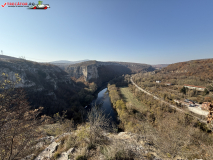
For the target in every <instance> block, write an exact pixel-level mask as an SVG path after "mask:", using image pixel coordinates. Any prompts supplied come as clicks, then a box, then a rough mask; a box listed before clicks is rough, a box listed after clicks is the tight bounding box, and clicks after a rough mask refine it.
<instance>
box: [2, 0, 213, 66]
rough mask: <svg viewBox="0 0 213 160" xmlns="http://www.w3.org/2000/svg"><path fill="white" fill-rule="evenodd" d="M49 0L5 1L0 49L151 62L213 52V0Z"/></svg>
mask: <svg viewBox="0 0 213 160" xmlns="http://www.w3.org/2000/svg"><path fill="white" fill-rule="evenodd" d="M0 2H1V5H2V4H4V3H5V2H20V1H2V0H1V1H0ZM25 2H35V3H36V4H37V1H28V0H27V1H25ZM43 3H44V4H49V5H50V7H51V8H50V9H47V10H28V9H26V8H18V7H15V8H10V7H7V6H5V7H4V8H2V7H0V15H1V21H0V50H3V52H4V54H5V55H9V56H15V57H20V56H25V57H26V59H28V60H33V61H38V62H49V61H55V60H70V61H76V60H82V59H90V60H99V61H126V62H137V63H147V64H163V63H175V62H181V61H187V60H192V59H204V58H213V1H212V0H66V1H65V0H60V1H56V0H51V1H50V0H46V1H45V0H44V1H43Z"/></svg>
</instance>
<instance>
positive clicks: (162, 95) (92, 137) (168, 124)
mask: <svg viewBox="0 0 213 160" xmlns="http://www.w3.org/2000/svg"><path fill="white" fill-rule="evenodd" d="M66 63H67V62H66ZM191 64H192V65H191ZM162 66H164V65H162ZM191 66H193V67H194V68H198V69H196V72H194V69H192V68H191ZM206 66H207V67H206ZM157 67H161V65H158V66H157ZM212 67H213V66H212V60H211V59H208V60H196V61H189V62H184V63H177V64H171V65H168V66H166V67H165V68H162V69H155V68H154V67H153V66H151V65H147V64H138V63H128V62H100V61H84V62H80V63H75V64H66V65H61V64H49V63H37V62H33V61H27V60H24V59H15V58H9V59H7V57H4V59H1V60H0V74H1V75H2V76H1V79H0V80H1V84H2V89H1V104H5V105H4V107H6V108H7V107H8V108H7V109H8V111H7V109H6V110H4V109H3V110H0V111H1V113H2V115H3V117H5V121H2V122H1V125H2V126H3V128H2V131H4V132H5V133H8V134H9V133H10V134H12V135H13V136H15V137H17V138H15V139H14V140H15V141H17V142H18V141H19V142H20V143H17V144H16V145H17V146H16V147H17V151H14V153H13V154H12V155H11V156H15V154H17V153H18V151H19V149H20V148H21V146H20V145H24V144H25V141H20V139H18V137H20V136H22V135H23V133H22V132H21V130H20V131H19V132H14V133H13V132H11V129H13V128H15V126H14V127H13V128H10V129H9V128H7V126H8V125H13V123H12V122H13V118H14V117H10V118H11V121H6V117H8V116H9V115H10V114H11V113H13V114H15V115H17V116H19V115H31V116H32V118H28V119H25V118H27V117H26V116H21V117H19V120H20V121H22V123H23V124H24V123H32V124H34V125H33V127H31V128H29V129H28V130H27V129H26V130H23V131H24V133H25V132H26V133H33V134H35V135H36V136H35V139H34V140H35V143H32V144H31V143H30V144H29V146H31V147H29V149H26V150H25V151H21V152H20V153H19V154H20V156H21V157H25V160H28V158H27V156H28V157H29V159H32V157H33V158H34V159H42V160H43V159H45V157H46V158H47V157H49V158H52V159H58V160H61V159H63V160H65V159H66V160H68V159H69V158H68V157H70V158H71V159H78V157H83V158H85V159H107V157H111V159H126V158H127V159H140V158H142V157H143V158H144V159H181V158H182V159H183V158H188V159H195V158H203V159H208V158H209V156H211V154H212V152H211V151H212V149H211V145H210V144H211V143H212V142H213V137H212V126H211V124H208V123H207V117H206V114H207V113H208V111H207V110H206V111H205V108H203V106H204V105H203V104H206V103H207V102H209V103H211V101H212V100H213V99H212V98H213V97H212V88H211V84H212V77H211V74H210V73H211V71H212V70H211V69H212ZM206 68H207V70H206ZM204 72H209V73H208V74H203V73H204ZM203 77H205V78H203ZM193 85H194V86H195V85H196V86H198V85H199V86H198V87H200V86H204V87H205V89H202V90H196V88H195V89H191V90H190V89H189V88H187V86H193ZM3 87H4V88H3ZM200 88H201V87H200ZM11 89H12V90H11ZM198 89H199V88H198ZM13 95H14V97H13ZM4 97H5V98H4ZM19 97H20V98H19ZM7 99H8V100H9V102H10V103H7V101H8V100H7ZM186 101H187V102H186ZM23 102H24V103H23ZM193 102H195V103H193ZM19 103H23V104H24V105H19ZM191 105H194V106H193V107H192V106H191ZM196 105H198V106H201V107H200V109H199V110H200V112H197V111H196V110H195V109H196V107H195V106H196ZM10 106H14V107H12V109H13V111H12V110H10V109H11V108H10ZM22 106H27V107H26V108H25V109H24V108H20V107H22ZM17 107H18V108H17ZM19 108H20V109H19ZM201 109H202V113H205V114H200V113H201ZM19 111H21V112H19ZM22 112H23V113H22ZM36 115H37V117H34V118H33V116H36ZM38 115H39V116H38ZM22 123H19V124H18V125H17V127H18V128H20V127H24V126H22ZM27 125H29V124H27ZM17 130H18V129H17ZM2 138H5V143H4V144H3V145H4V146H3V147H5V146H7V145H8V143H6V142H7V141H8V140H9V139H10V138H9V137H4V136H3V137H2ZM27 138H28V139H31V138H32V137H27ZM44 139H45V140H44ZM137 139H138V140H137ZM207 139H208V140H207ZM32 142H33V141H32ZM125 144H126V145H125ZM127 144H128V145H127ZM25 145H26V144H25ZM35 145H36V149H35V150H34V151H32V149H33V147H34V146H35ZM200 145H201V146H200ZM204 146H205V147H204ZM200 147H201V148H202V150H200ZM136 148H139V149H136ZM205 148H208V150H206V149H205ZM195 150H199V151H200V152H199V153H197V152H194V151H195ZM120 153H121V154H120ZM201 153H202V156H201ZM4 156H5V157H7V155H4ZM101 157H102V158H101ZM23 160H24V159H23Z"/></svg>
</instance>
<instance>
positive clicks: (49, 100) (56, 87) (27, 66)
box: [0, 59, 82, 115]
mask: <svg viewBox="0 0 213 160" xmlns="http://www.w3.org/2000/svg"><path fill="white" fill-rule="evenodd" d="M0 75H1V76H0V84H1V87H2V89H1V90H0V92H2V91H4V90H3V89H8V88H9V87H11V85H12V87H14V88H23V89H24V90H25V94H26V98H27V99H28V102H29V103H30V105H31V106H32V107H33V108H38V107H40V106H42V107H44V109H43V113H45V114H47V115H53V114H55V113H57V112H62V111H63V110H69V109H70V112H72V111H71V110H72V109H74V108H76V107H77V108H80V107H81V106H82V105H81V104H80V101H79V97H78V92H79V91H80V90H81V88H80V87H78V86H77V85H76V83H75V82H74V81H73V80H71V78H70V76H69V74H68V73H66V72H65V71H63V70H62V69H61V68H59V67H58V66H55V65H52V64H45V63H37V62H32V61H27V60H23V59H0ZM76 112H77V109H76ZM72 113H74V112H72ZM70 115H72V114H70Z"/></svg>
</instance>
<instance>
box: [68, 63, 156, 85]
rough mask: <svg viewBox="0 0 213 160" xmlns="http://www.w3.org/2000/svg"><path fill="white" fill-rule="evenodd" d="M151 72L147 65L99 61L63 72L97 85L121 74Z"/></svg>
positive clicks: (70, 67) (76, 66) (151, 69)
mask: <svg viewBox="0 0 213 160" xmlns="http://www.w3.org/2000/svg"><path fill="white" fill-rule="evenodd" d="M153 70H154V68H153V67H152V66H150V65H147V64H140V63H128V62H100V61H87V62H82V63H78V64H73V65H69V66H68V67H66V68H65V71H66V72H67V73H69V75H70V76H71V77H74V78H76V79H81V80H83V81H88V82H96V83H97V84H98V85H101V84H102V83H104V82H107V81H109V80H111V79H113V78H115V77H116V76H120V75H123V74H132V73H138V72H142V71H144V72H147V71H153Z"/></svg>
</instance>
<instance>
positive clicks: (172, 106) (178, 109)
mask: <svg viewBox="0 0 213 160" xmlns="http://www.w3.org/2000/svg"><path fill="white" fill-rule="evenodd" d="M130 81H131V82H132V84H133V85H134V86H135V87H137V88H138V89H139V90H140V91H142V92H144V93H146V94H148V95H150V96H152V97H153V98H154V99H156V100H160V101H161V102H162V103H165V104H167V105H169V107H171V108H175V109H176V110H177V111H180V112H183V113H185V114H189V113H188V112H186V111H184V110H182V109H180V108H178V107H176V106H174V105H172V104H170V103H168V102H166V101H164V100H163V99H161V98H158V97H157V96H155V95H153V94H151V93H149V92H147V91H146V90H144V89H142V88H141V87H139V86H138V85H137V84H135V82H133V80H132V77H131V78H130ZM189 115H191V116H192V117H194V118H196V119H198V120H199V121H200V122H203V123H206V124H207V122H206V121H204V120H202V119H200V118H199V117H196V116H194V115H192V114H189Z"/></svg>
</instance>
